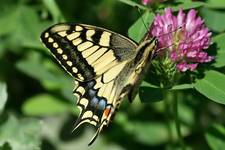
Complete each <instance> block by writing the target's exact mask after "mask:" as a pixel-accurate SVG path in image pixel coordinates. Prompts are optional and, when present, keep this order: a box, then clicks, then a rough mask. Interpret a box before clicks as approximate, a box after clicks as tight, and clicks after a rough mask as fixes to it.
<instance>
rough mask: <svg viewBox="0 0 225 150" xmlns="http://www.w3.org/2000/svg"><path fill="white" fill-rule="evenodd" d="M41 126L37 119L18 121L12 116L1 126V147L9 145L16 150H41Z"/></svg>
mask: <svg viewBox="0 0 225 150" xmlns="http://www.w3.org/2000/svg"><path fill="white" fill-rule="evenodd" d="M40 129H41V124H40V121H38V120H36V119H29V118H24V119H20V120H18V118H16V117H15V116H14V115H12V114H10V115H9V117H8V118H7V120H6V121H5V122H4V123H1V126H0V145H4V146H3V147H6V146H5V144H6V143H8V147H10V149H12V150H14V149H17V150H31V149H32V150H39V149H40V147H39V146H40V138H41V132H40Z"/></svg>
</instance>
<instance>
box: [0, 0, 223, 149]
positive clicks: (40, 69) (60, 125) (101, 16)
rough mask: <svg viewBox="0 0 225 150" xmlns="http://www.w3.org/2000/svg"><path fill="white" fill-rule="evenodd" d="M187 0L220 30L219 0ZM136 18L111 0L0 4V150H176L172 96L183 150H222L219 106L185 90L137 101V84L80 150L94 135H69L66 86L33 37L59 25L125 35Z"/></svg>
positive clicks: (71, 107)
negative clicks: (77, 25) (129, 98)
mask: <svg viewBox="0 0 225 150" xmlns="http://www.w3.org/2000/svg"><path fill="white" fill-rule="evenodd" d="M134 2H137V3H139V4H141V2H140V1H138V0H136V1H134ZM187 2H188V4H187V3H184V6H189V8H191V7H192V6H195V4H198V5H197V6H196V7H197V9H198V10H199V12H200V14H201V16H202V17H203V18H204V19H206V20H205V22H206V24H207V25H208V26H209V28H210V30H211V31H212V32H213V34H214V35H219V34H221V33H222V32H224V31H225V25H224V24H225V21H224V20H225V3H224V2H223V0H220V1H216V2H215V1H213V0H209V1H207V3H205V4H207V5H205V6H202V5H203V4H202V3H193V2H191V1H189V0H188V1H187ZM182 3H183V2H182V1H179V3H176V1H172V2H168V1H167V3H166V4H165V5H163V6H162V7H165V6H166V5H170V6H173V7H176V8H178V5H180V4H182ZM199 6H202V7H199ZM139 17H140V15H139V13H138V11H137V9H136V8H134V7H131V6H129V5H126V4H124V3H121V2H119V1H117V0H83V1H78V0H74V1H72V0H64V1H62V0H7V1H6V0H0V150H39V149H43V150H78V149H79V150H85V149H94V150H105V149H107V150H123V149H129V150H136V149H140V150H144V149H152V150H162V149H168V150H174V149H179V146H178V142H177V134H176V132H175V125H174V121H173V119H174V114H173V111H172V107H171V106H170V103H171V101H172V100H173V98H174V96H176V97H177V98H178V100H179V120H180V122H181V126H182V135H183V137H184V141H185V144H186V145H187V147H188V149H193V150H207V149H215V150H222V149H223V148H224V146H225V143H224V139H225V128H224V127H223V126H224V125H225V119H224V118H225V109H224V106H222V105H220V104H217V103H214V102H212V101H210V100H209V99H208V98H206V97H204V96H202V95H200V94H199V93H197V92H196V91H195V90H193V89H188V90H183V91H176V92H175V93H174V92H172V91H171V92H167V94H166V97H165V99H166V100H164V101H157V100H156V101H157V102H152V103H149V102H148V103H141V101H140V98H141V99H142V101H145V99H149V95H148V92H146V91H152V93H154V89H151V88H149V87H148V86H146V85H144V84H148V83H147V82H145V83H143V86H142V87H141V91H142V92H141V93H140V94H139V96H137V97H136V99H135V100H134V102H133V103H132V104H130V103H128V101H127V100H124V101H123V103H122V106H121V108H120V110H119V111H118V113H117V115H116V117H115V119H114V120H113V122H112V123H111V124H110V125H109V126H108V127H107V128H106V129H105V130H103V132H102V133H101V134H100V136H99V137H98V139H97V140H96V142H95V143H94V144H93V145H92V146H91V147H88V146H87V144H88V142H89V140H90V139H91V137H92V136H93V133H94V130H93V128H92V127H91V126H90V125H85V126H82V127H80V128H79V129H78V130H76V131H75V132H73V133H72V132H71V131H72V129H73V125H74V123H75V121H76V118H77V115H78V109H77V107H76V106H75V105H76V98H75V97H74V96H73V95H72V89H73V87H74V83H73V82H74V81H73V79H72V77H70V76H69V75H68V74H67V73H66V72H65V71H64V70H63V69H61V67H60V66H59V65H58V64H57V62H56V61H55V60H54V58H53V57H52V56H51V54H50V52H49V50H47V49H46V48H44V47H43V45H42V44H41V42H40V41H39V36H40V34H41V33H42V31H43V30H44V29H46V28H47V27H49V26H51V25H53V24H55V23H58V22H65V21H66V22H76V23H86V24H92V25H96V26H100V27H104V28H108V29H110V30H113V31H116V32H119V33H121V34H123V35H127V32H128V29H129V27H130V26H131V25H132V24H133V23H134V22H135V21H136V20H137V19H138V18H139ZM212 19H213V21H212ZM221 35H222V34H221ZM223 39H225V36H224V34H223V38H222V41H223ZM222 46H224V45H222ZM224 48H225V46H224ZM222 55H224V52H223V53H222ZM217 65H218V66H219V65H220V64H217ZM222 66H223V65H222ZM220 71H222V72H223V73H224V72H225V69H224V68H223V67H222V68H220ZM139 97H140V98H139ZM153 97H154V96H153ZM147 101H149V100H147ZM153 101H154V99H153Z"/></svg>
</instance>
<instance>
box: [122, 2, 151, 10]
mask: <svg viewBox="0 0 225 150" xmlns="http://www.w3.org/2000/svg"><path fill="white" fill-rule="evenodd" d="M119 1H120V2H122V3H125V4H127V5H130V6H132V7H136V6H138V7H139V8H140V9H144V10H145V9H148V8H147V7H145V6H143V5H140V4H138V3H136V2H134V1H131V0H119Z"/></svg>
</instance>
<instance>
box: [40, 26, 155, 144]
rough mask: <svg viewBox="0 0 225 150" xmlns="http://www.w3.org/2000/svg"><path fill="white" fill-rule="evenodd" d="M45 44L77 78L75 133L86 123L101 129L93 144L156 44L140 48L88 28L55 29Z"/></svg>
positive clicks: (46, 36) (48, 32) (45, 34)
mask: <svg viewBox="0 0 225 150" xmlns="http://www.w3.org/2000/svg"><path fill="white" fill-rule="evenodd" d="M41 40H42V42H43V43H44V44H45V46H46V47H47V48H49V49H50V50H51V52H52V54H53V55H54V57H55V58H56V60H58V62H59V63H60V64H61V65H62V66H63V67H64V68H65V70H66V71H68V72H69V73H70V74H71V75H72V76H73V77H74V78H75V84H76V88H75V89H74V94H75V95H76V96H77V98H78V100H77V105H78V108H79V109H80V115H79V117H78V119H77V122H76V125H75V129H76V128H77V127H79V126H80V125H81V124H83V123H85V122H87V123H90V124H92V125H94V126H95V127H97V132H96V134H95V136H94V137H93V139H92V140H91V143H92V142H93V141H94V140H95V138H96V137H97V135H98V133H99V132H100V131H101V130H102V128H103V126H105V125H107V124H108V123H109V121H110V119H111V117H112V115H113V114H114V113H115V110H116V109H117V107H118V106H119V104H120V102H121V100H122V99H123V97H124V96H126V95H127V94H128V93H129V92H131V91H132V87H133V86H134V85H135V83H136V82H137V81H138V79H139V75H140V73H141V72H142V71H137V70H138V68H139V69H141V70H142V68H144V66H145V64H146V63H147V62H148V60H147V58H148V57H149V56H150V55H151V51H152V50H153V49H154V48H153V47H154V46H153V43H154V42H153V41H149V43H146V42H145V43H144V42H143V43H144V44H142V45H140V46H137V44H136V43H135V42H133V41H132V40H131V39H129V38H126V37H124V36H122V35H120V34H117V33H115V32H112V31H109V30H107V29H104V28H100V27H95V26H90V25H84V24H57V25H54V26H52V27H50V28H48V29H47V30H46V31H44V32H43V33H42V35H41Z"/></svg>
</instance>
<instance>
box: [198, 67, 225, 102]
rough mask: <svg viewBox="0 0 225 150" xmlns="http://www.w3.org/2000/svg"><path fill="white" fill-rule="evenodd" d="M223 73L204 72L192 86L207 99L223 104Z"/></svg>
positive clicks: (224, 79)
mask: <svg viewBox="0 0 225 150" xmlns="http://www.w3.org/2000/svg"><path fill="white" fill-rule="evenodd" d="M224 83H225V75H224V74H222V73H219V72H217V71H207V72H205V77H204V78H203V79H200V80H197V82H196V83H195V85H194V87H195V88H196V90H198V91H199V92H200V93H201V94H203V95H205V96H206V97H208V98H209V99H211V100H213V101H215V102H217V103H221V104H225V84H224Z"/></svg>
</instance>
